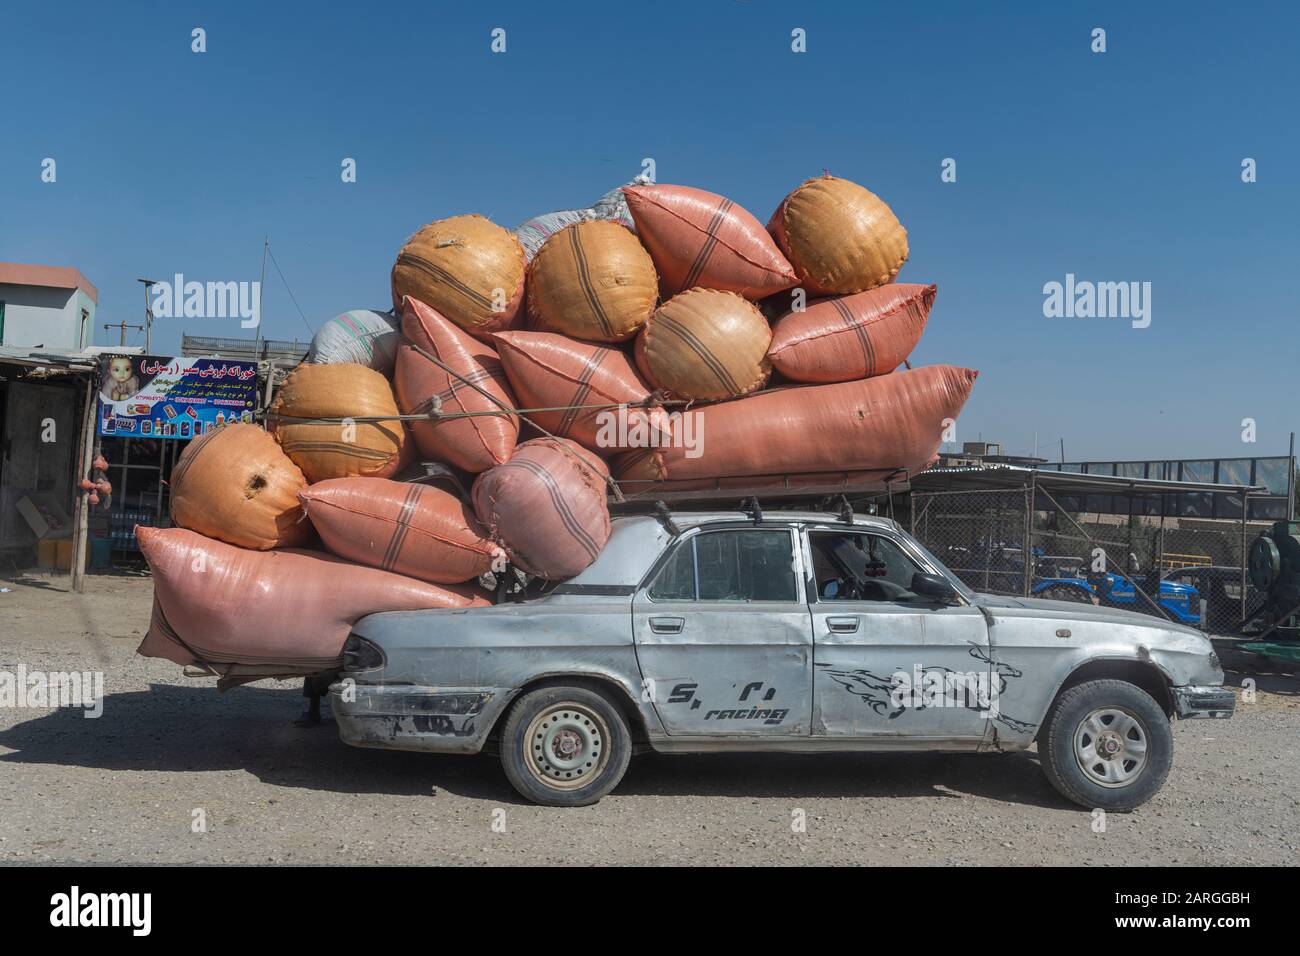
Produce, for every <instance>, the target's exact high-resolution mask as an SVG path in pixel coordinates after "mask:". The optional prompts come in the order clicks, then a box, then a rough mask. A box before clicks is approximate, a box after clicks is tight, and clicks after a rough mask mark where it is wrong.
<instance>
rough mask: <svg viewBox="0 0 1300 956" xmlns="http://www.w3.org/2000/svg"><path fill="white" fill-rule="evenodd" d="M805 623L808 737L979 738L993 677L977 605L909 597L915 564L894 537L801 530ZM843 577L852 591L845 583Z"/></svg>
mask: <svg viewBox="0 0 1300 956" xmlns="http://www.w3.org/2000/svg"><path fill="white" fill-rule="evenodd" d="M805 547H806V548H807V552H806V554H805V559H804V560H805V565H806V567H807V585H806V590H807V593H808V595H809V602H810V607H811V609H812V619H813V644H814V648H813V663H814V667H813V733H814V734H815V735H825V736H843V737H875V736H892V737H897V736H900V735H902V736H916V737H934V738H950V739H951V738H964V739H971V740H976V739H980V738H982V737H983V736H984V733H985V730H986V725H987V721H988V717H989V714H990V708H994V709H995V708H996V700H997V693H998V692H997V690H995V689H994V688H995V687H997V686H1000V685H999V681H1001V680H1005V679H1006V675H1005V674H1002V673H1001V672H998V671H995V669H994V666H993V661H992V658H991V656H990V653H989V638H988V626H987V624H986V623H985V620H984V617H983V615H982V614H981V613H980V611H979V609H978V608H975V607H972V606H970V605H968V604H966V603H964V602H963V603H961V604H960V605H959V606H947V605H942V604H939V603H937V602H935V601H933V600H930V599H926V598H923V597H921V596H920V595H917V594H914V593H913V592H912V591H911V590H910V585H911V583H912V576H913V575H914V574H915V573H916V572H918V571H920V572H925V573H933V572H934V571H937V570H938V569H937V568H931V567H929V566H928V565H923V564H922V562H921V556H920V553H919V552H918V551H916V550H915V549H913V548H911V547H910V546H909V545H908V543H907V542H906V540H905V539H904V538H903V537H902V536H901V535H895V534H892V533H886V532H885V531H884V530H883V529H881V530H871V531H866V530H861V531H860V530H850V529H846V528H845V527H844V526H843V525H841V526H838V527H835V526H830V525H813V526H810V527H808V528H807V529H806V530H805ZM846 572H852V573H853V574H857V575H859V576H860V577H861V583H860V586H857V587H853V586H852V585H850V586H848V587H846V586H845V585H846V583H848V579H849V578H850V577H851V574H849V573H846Z"/></svg>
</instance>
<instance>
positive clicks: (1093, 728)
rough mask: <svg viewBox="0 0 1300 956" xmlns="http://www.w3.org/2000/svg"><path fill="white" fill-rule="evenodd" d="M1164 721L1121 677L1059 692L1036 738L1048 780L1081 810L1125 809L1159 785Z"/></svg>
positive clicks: (1169, 756)
mask: <svg viewBox="0 0 1300 956" xmlns="http://www.w3.org/2000/svg"><path fill="white" fill-rule="evenodd" d="M1173 755H1174V735H1173V731H1172V730H1171V729H1170V726H1169V718H1168V717H1167V716H1166V715H1165V712H1164V711H1163V710H1161V709H1160V705H1159V704H1157V703H1156V702H1155V700H1154V699H1152V697H1151V695H1150V694H1148V693H1147V692H1146V691H1144V690H1142V688H1140V687H1138V686H1137V685H1135V684H1130V683H1128V682H1127V681H1122V680H1093V681H1087V682H1085V683H1082V684H1077V685H1075V686H1074V687H1071V688H1069V689H1068V690H1066V691H1064V692H1063V693H1061V695H1060V696H1058V697H1057V698H1056V700H1055V701H1054V702H1053V704H1052V708H1051V710H1050V711H1049V712H1048V715H1047V720H1046V721H1045V723H1044V725H1043V730H1042V733H1040V734H1039V737H1038V756H1039V759H1040V760H1041V762H1042V765H1043V773H1044V774H1046V776H1047V779H1048V781H1049V782H1050V783H1051V784H1052V786H1053V787H1055V788H1056V789H1057V791H1058V792H1059V793H1060V794H1061V795H1062V796H1063V797H1065V798H1066V799H1068V800H1072V801H1074V802H1075V803H1077V804H1079V805H1080V806H1083V807H1088V808H1089V809H1093V808H1096V807H1100V808H1102V809H1103V810H1117V811H1124V810H1132V809H1134V808H1135V807H1139V806H1141V805H1142V804H1144V803H1146V802H1147V801H1148V800H1150V799H1151V798H1152V797H1154V796H1155V795H1156V793H1157V792H1158V791H1159V790H1160V787H1161V786H1162V785H1163V784H1164V782H1165V778H1166V777H1167V776H1169V766H1170V764H1171V763H1172V762H1173Z"/></svg>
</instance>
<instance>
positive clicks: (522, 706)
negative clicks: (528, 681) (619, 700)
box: [501, 687, 632, 807]
mask: <svg viewBox="0 0 1300 956" xmlns="http://www.w3.org/2000/svg"><path fill="white" fill-rule="evenodd" d="M631 757H632V736H631V734H630V733H629V732H628V728H627V721H625V720H624V719H623V715H622V714H620V713H619V710H618V707H616V706H615V705H614V704H613V702H611V701H610V700H609V699H608V698H606V697H605V696H604V695H603V694H601V693H598V692H597V691H594V690H589V689H587V688H585V687H542V688H540V689H538V690H535V691H532V692H530V693H528V694H525V695H524V696H523V697H521V698H520V699H519V700H518V701H516V702H515V704H514V706H513V707H512V708H511V709H510V716H509V717H508V718H506V723H505V726H504V728H502V731H501V765H502V767H503V768H504V769H505V772H506V777H507V778H508V779H509V780H510V783H511V785H512V786H513V787H514V788H515V789H516V790H517V791H519V793H520V795H521V796H523V797H525V798H526V799H528V800H531V801H532V802H533V803H540V804H542V805H543V806H549V807H582V806H587V805H588V804H592V803H595V802H597V801H598V800H599V799H600V798H601V797H603V796H605V794H607V793H609V792H610V791H611V790H613V789H614V788H615V787H616V786H618V782H619V781H620V780H621V779H623V774H624V772H626V770H627V765H628V762H629V761H630V760H631Z"/></svg>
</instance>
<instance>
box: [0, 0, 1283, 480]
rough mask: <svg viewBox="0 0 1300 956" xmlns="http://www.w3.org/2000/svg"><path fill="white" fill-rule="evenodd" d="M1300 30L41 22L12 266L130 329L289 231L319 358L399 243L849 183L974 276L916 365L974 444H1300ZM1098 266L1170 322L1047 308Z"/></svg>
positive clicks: (10, 162)
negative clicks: (818, 178) (579, 208)
mask: <svg viewBox="0 0 1300 956" xmlns="http://www.w3.org/2000/svg"><path fill="white" fill-rule="evenodd" d="M1298 10H1300V6H1298V5H1296V4H1283V3H1277V4H1267V3H1261V4H1249V5H1233V6H1231V7H1225V6H1222V5H1218V4H1208V3H1206V4H1190V3H1143V4H1126V3H1120V2H1118V0H1113V2H1106V0H1094V2H1088V3H1051V4H1038V3H1033V4H1031V3H957V2H954V3H933V2H917V3H898V2H895V3H888V4H875V3H808V4H793V3H782V2H768V0H752V2H748V3H744V2H735V0H708V2H696V3H685V2H682V3H674V2H659V3H655V4H652V5H645V4H633V3H625V4H614V3H610V4H587V3H564V4H558V3H549V4H547V3H517V4H492V3H436V2H428V3H383V2H377V3H369V4H323V3H319V4H317V3H265V2H264V3H221V4H217V3H211V4H196V3H175V2H166V3H164V2H157V3H120V4H105V3H69V2H51V3H42V4H22V5H19V4H17V3H13V2H10V3H7V4H5V5H4V7H3V8H0V63H2V64H3V65H4V72H5V77H6V79H5V123H4V127H5V136H4V146H3V149H0V259H4V260H13V261H19V262H40V263H50V264H60V265H73V266H76V267H78V268H80V269H81V270H82V271H83V272H84V273H85V274H86V275H87V276H88V277H89V278H90V279H91V281H92V282H94V283H96V285H97V286H98V287H99V290H100V304H99V313H98V319H97V321H98V323H99V324H101V325H102V324H103V323H105V322H117V321H120V320H122V319H123V318H125V319H126V321H128V322H139V321H140V319H141V313H142V307H143V294H142V292H141V290H140V286H139V285H138V284H137V283H136V281H135V280H136V278H137V277H138V276H152V277H156V278H165V277H169V276H171V275H172V274H173V273H176V272H182V273H184V274H185V276H186V277H187V278H189V279H198V280H219V281H229V280H255V279H257V278H258V270H259V267H260V263H261V245H262V237H263V236H264V235H269V236H270V240H271V248H272V250H273V252H274V253H275V256H276V259H277V260H278V261H279V264H280V266H281V267H282V268H283V270H284V274H285V276H286V277H287V279H288V281H289V283H290V284H291V287H292V289H293V292H294V294H295V295H296V297H297V300H298V302H299V304H300V305H301V306H302V309H303V311H304V312H305V313H306V317H307V323H304V321H303V319H302V318H301V317H300V316H299V314H298V311H297V309H296V308H295V307H294V305H293V303H292V302H291V301H290V298H289V296H288V294H287V293H286V291H285V287H284V286H283V285H282V284H281V283H280V281H279V279H278V277H277V276H276V275H275V272H274V269H273V268H271V267H268V277H267V283H266V288H265V291H264V295H265V312H264V325H263V334H264V335H268V336H270V337H276V338H292V337H294V336H298V337H299V338H304V337H306V336H307V335H308V334H309V328H308V325H315V324H319V323H320V322H321V321H323V320H324V319H326V318H328V317H329V316H331V315H333V314H335V313H337V312H340V311H343V310H345V309H350V308H368V307H375V306H379V307H387V305H388V303H389V293H388V270H389V268H390V266H391V264H392V260H393V257H394V255H395V254H396V252H397V249H398V247H399V246H400V245H401V243H402V241H403V240H404V239H405V238H406V237H407V236H408V235H409V234H410V233H412V232H413V231H415V230H416V229H417V228H418V227H419V226H420V225H422V224H423V223H425V222H427V221H429V220H432V219H437V218H441V217H444V216H448V215H454V214H457V213H464V212H480V213H483V214H485V215H488V216H490V217H491V218H493V219H494V220H495V221H497V222H500V223H502V224H503V225H506V226H514V225H516V224H518V223H519V222H520V221H521V220H523V219H525V218H527V217H529V216H531V215H534V214H536V213H540V212H545V211H548V210H551V209H555V208H565V207H572V206H576V205H584V204H586V203H588V202H590V201H591V200H594V199H595V198H596V197H597V196H598V195H600V194H601V193H602V192H604V191H605V190H606V189H608V188H610V187H611V186H613V185H617V184H619V183H620V182H623V181H625V180H627V179H629V178H631V177H632V176H633V175H635V174H636V173H637V172H639V171H640V166H641V161H642V159H643V158H644V157H653V158H654V160H655V162H656V166H657V172H658V179H659V181H660V182H671V183H684V184H688V185H694V186H698V187H701V188H704V189H709V190H712V191H715V192H720V193H724V194H726V195H728V196H730V197H731V198H732V199H734V200H736V201H737V202H739V203H741V204H742V205H744V206H746V207H747V208H748V209H750V210H751V211H752V212H753V213H754V214H755V215H756V216H757V217H758V218H759V219H761V220H763V221H766V220H767V218H768V216H769V215H770V213H771V211H772V209H773V208H774V207H775V206H776V204H777V203H778V202H779V201H780V199H781V198H782V197H783V196H784V195H785V194H786V193H787V192H788V191H789V190H790V189H791V188H793V187H794V186H796V185H797V184H798V183H799V182H800V181H802V180H803V179H805V178H807V177H809V176H813V175H816V174H818V173H820V172H821V170H822V169H828V170H830V171H831V172H833V173H835V174H836V175H839V176H844V177H847V178H849V179H853V180H856V181H858V182H860V183H862V184H863V185H865V186H867V187H868V188H870V189H872V190H873V191H875V192H876V193H878V194H879V195H880V196H881V197H882V198H884V199H885V200H886V201H887V202H888V203H890V204H891V205H892V207H893V208H894V210H895V211H896V212H897V214H898V215H899V217H900V218H901V220H902V221H903V223H904V225H905V226H906V227H907V229H908V232H909V236H910V241H911V250H912V254H911V260H910V261H909V262H908V264H907V265H906V266H905V267H904V269H903V272H902V273H901V275H900V277H899V278H900V281H912V282H922V281H923V282H935V283H937V284H938V286H939V294H938V299H937V302H936V305H935V309H934V312H933V314H932V316H931V321H930V326H929V329H928V331H927V334H926V337H925V338H924V340H923V341H922V343H921V345H920V347H919V349H918V350H917V352H916V353H915V355H914V356H913V361H914V363H915V362H921V363H933V362H950V363H954V364H959V365H968V366H971V367H973V368H978V369H980V371H981V376H980V379H979V382H978V383H977V384H976V388H975V392H974V394H973V396H972V398H971V401H970V403H969V404H968V405H967V408H966V411H965V413H964V414H963V416H962V419H961V421H960V422H959V425H958V438H959V439H966V440H970V439H975V438H977V437H980V436H982V437H983V438H984V439H985V440H1000V441H1002V442H1003V443H1004V444H1005V445H1006V446H1007V447H1008V448H1009V449H1011V450H1014V451H1029V450H1031V448H1032V445H1033V442H1034V435H1035V433H1037V435H1038V441H1039V446H1040V449H1044V450H1046V449H1047V447H1048V443H1050V442H1055V441H1056V440H1057V439H1060V438H1062V437H1064V439H1065V444H1066V453H1067V457H1068V458H1070V459H1077V458H1082V457H1091V458H1108V457H1120V458H1125V457H1133V458H1142V457H1150V458H1157V457H1197V456H1201V455H1249V454H1284V453H1285V451H1286V441H1287V432H1288V431H1290V430H1292V429H1300V400H1297V392H1296V390H1297V384H1296V382H1297V368H1298V367H1300V324H1298V323H1297V312H1298V311H1300V310H1298V309H1297V305H1298V304H1300V294H1298V293H1297V286H1296V273H1297V267H1298V266H1300V262H1298V261H1297V260H1298V253H1300V241H1297V227H1296V222H1297V219H1298V217H1300V201H1298V200H1300V187H1298V186H1297V180H1296V175H1295V164H1296V162H1297V155H1300V149H1298V147H1300V133H1298V132H1297V128H1296V126H1297V124H1296V118H1297V110H1296V101H1297V93H1298V92H1300V55H1297V44H1298V43H1300V12H1298ZM194 27H203V28H204V29H206V31H207V44H208V51H207V52H206V53H204V54H195V53H192V52H191V50H190V44H191V39H190V31H191V30H192V29H193V28H194ZM495 27H502V28H504V29H505V30H506V39H507V52H506V53H505V54H493V53H491V52H490V49H489V43H490V32H491V30H492V29H493V28H495ZM795 27H802V28H803V29H805V30H806V31H807V46H808V52H806V53H803V54H795V53H792V52H791V49H790V33H791V30H792V29H794V28H795ZM1094 27H1103V28H1105V29H1106V31H1107V52H1105V53H1104V54H1094V53H1093V52H1091V50H1090V44H1091V36H1090V34H1091V31H1092V29H1093V28H1094ZM45 157H54V158H55V159H56V160H57V162H58V181H57V183H53V184H48V183H42V182H41V181H40V164H41V161H42V159H43V158H45ZM344 157H354V158H355V159H356V161H357V179H358V181H357V182H356V183H355V184H344V183H342V182H341V180H340V175H339V173H340V162H341V160H342V159H343V158H344ZM947 157H952V158H955V159H956V160H957V182H956V183H943V182H941V181H940V164H941V161H942V160H943V159H944V158H947ZM1245 157H1251V158H1254V159H1255V160H1256V161H1257V163H1258V182H1256V183H1253V184H1244V183H1242V181H1241V162H1242V159H1243V158H1245ZM1067 273H1073V274H1075V275H1076V276H1077V277H1078V278H1079V279H1081V280H1083V279H1086V280H1092V281H1110V282H1119V281H1138V282H1150V283H1151V284H1152V301H1151V319H1152V321H1151V325H1150V327H1148V328H1145V329H1134V328H1132V327H1131V324H1130V323H1129V322H1128V321H1127V320H1122V319H1048V318H1045V317H1044V315H1043V291H1042V290H1043V285H1044V283H1047V282H1051V281H1064V278H1065V275H1066V274H1067ZM182 328H184V330H185V331H188V332H191V333H195V334H210V335H243V334H246V333H245V332H244V330H241V329H240V328H239V327H238V321H237V320H234V319H231V320H216V319H208V320H195V319H191V320H188V321H187V320H178V319H172V320H161V321H160V323H159V325H157V326H155V336H154V351H155V352H161V353H167V352H170V351H174V350H177V349H178V348H179V343H180V334H181V331H182ZM128 335H129V338H128V342H132V343H139V342H140V341H141V340H140V338H139V336H138V334H136V333H128ZM96 341H97V342H101V343H106V342H116V341H117V331H116V330H114V331H112V332H105V331H104V330H103V329H102V328H101V329H98V330H97V334H96ZM1246 417H1251V418H1254V419H1255V420H1256V422H1257V443H1256V444H1254V445H1246V444H1243V443H1242V441H1241V431H1242V428H1241V420H1242V419H1243V418H1246Z"/></svg>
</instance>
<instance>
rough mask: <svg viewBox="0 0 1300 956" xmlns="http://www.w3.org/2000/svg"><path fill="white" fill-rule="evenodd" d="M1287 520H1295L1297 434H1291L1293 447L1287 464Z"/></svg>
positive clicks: (1288, 454)
mask: <svg viewBox="0 0 1300 956" xmlns="http://www.w3.org/2000/svg"><path fill="white" fill-rule="evenodd" d="M1286 520H1287V521H1294V520H1295V432H1292V433H1291V447H1290V450H1289V451H1288V452H1287V463H1286Z"/></svg>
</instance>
